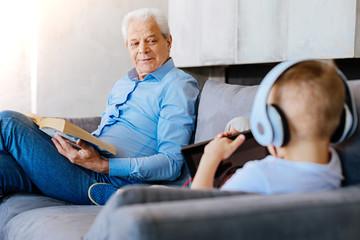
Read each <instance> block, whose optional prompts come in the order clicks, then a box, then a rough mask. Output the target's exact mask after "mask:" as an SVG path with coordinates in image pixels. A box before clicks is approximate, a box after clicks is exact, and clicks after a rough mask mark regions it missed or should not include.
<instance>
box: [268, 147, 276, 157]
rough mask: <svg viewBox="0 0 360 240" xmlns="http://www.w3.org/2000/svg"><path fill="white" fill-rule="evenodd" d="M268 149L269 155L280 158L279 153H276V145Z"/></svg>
mask: <svg viewBox="0 0 360 240" xmlns="http://www.w3.org/2000/svg"><path fill="white" fill-rule="evenodd" d="M267 149H268V151H269V153H270V154H271V155H273V156H274V157H277V156H278V154H277V151H276V147H275V146H274V145H268V146H267Z"/></svg>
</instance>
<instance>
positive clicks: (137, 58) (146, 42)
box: [126, 19, 172, 80]
mask: <svg viewBox="0 0 360 240" xmlns="http://www.w3.org/2000/svg"><path fill="white" fill-rule="evenodd" d="M171 41H172V39H171V36H169V37H168V38H167V39H165V38H164V37H163V35H162V34H161V31H160V28H159V26H158V25H157V23H156V21H155V20H154V19H150V20H147V21H145V22H142V21H132V22H130V23H129V25H128V30H127V42H126V47H127V48H128V50H129V53H130V57H131V60H132V62H133V63H134V65H135V68H136V71H137V73H138V74H139V79H140V80H143V79H144V78H145V76H146V75H148V74H150V73H152V72H154V71H155V70H157V69H159V68H160V67H161V66H162V65H163V64H164V63H165V62H166V61H167V60H168V59H169V57H170V48H171Z"/></svg>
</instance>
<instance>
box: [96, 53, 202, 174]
mask: <svg viewBox="0 0 360 240" xmlns="http://www.w3.org/2000/svg"><path fill="white" fill-rule="evenodd" d="M198 92H199V91H198V84H197V82H196V80H195V79H194V78H193V77H191V76H190V75H188V74H186V73H184V72H183V71H182V70H179V69H177V68H175V66H174V63H173V60H172V59H170V60H168V61H167V62H166V63H165V64H164V65H163V66H162V67H160V68H159V69H157V70H156V71H154V72H153V73H151V74H149V75H147V76H146V77H145V79H144V80H141V81H139V80H138V74H137V72H136V69H135V68H134V69H132V70H130V71H129V72H128V75H127V76H125V77H123V78H121V79H120V80H119V81H117V82H116V83H115V85H114V87H113V88H112V90H111V92H110V95H109V98H108V102H107V106H106V109H105V112H104V113H103V115H102V118H101V123H100V125H99V127H98V129H97V130H96V131H95V132H94V133H93V134H94V135H95V136H97V137H98V138H100V139H101V140H103V141H105V142H107V143H109V144H111V145H113V146H114V147H115V148H116V151H117V153H116V158H110V159H109V163H110V169H109V174H110V176H119V177H123V178H127V179H134V180H140V181H160V180H175V179H176V178H177V177H179V176H180V174H181V168H182V166H183V164H184V159H183V156H182V154H181V150H180V149H181V147H182V146H184V145H187V144H189V141H190V138H191V134H192V132H193V130H194V122H195V103H196V100H197V96H198Z"/></svg>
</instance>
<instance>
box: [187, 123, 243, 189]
mask: <svg viewBox="0 0 360 240" xmlns="http://www.w3.org/2000/svg"><path fill="white" fill-rule="evenodd" d="M234 133H236V130H234V129H232V130H231V131H230V132H225V133H220V134H219V135H218V136H216V137H215V138H214V140H212V141H211V142H210V143H208V144H207V145H206V146H205V149H204V154H203V155H202V157H201V160H200V164H199V167H198V170H197V172H196V174H195V177H194V181H193V183H192V184H191V188H192V189H201V188H213V186H214V177H215V172H216V169H217V168H218V166H219V164H220V162H221V161H222V160H225V159H227V158H228V157H230V156H231V154H233V153H234V152H235V150H236V149H237V148H238V147H240V145H241V144H242V143H243V142H244V141H245V135H244V134H240V135H239V136H237V137H236V138H235V139H234V140H231V139H229V138H227V136H229V135H231V134H234Z"/></svg>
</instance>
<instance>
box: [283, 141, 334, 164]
mask: <svg viewBox="0 0 360 240" xmlns="http://www.w3.org/2000/svg"><path fill="white" fill-rule="evenodd" d="M278 157H281V158H284V159H286V160H289V161H293V162H311V163H318V164H327V163H329V162H330V159H331V154H330V152H329V141H326V140H324V141H319V140H316V141H303V142H297V143H296V144H291V145H288V146H285V147H283V148H281V149H279V156H278Z"/></svg>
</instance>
